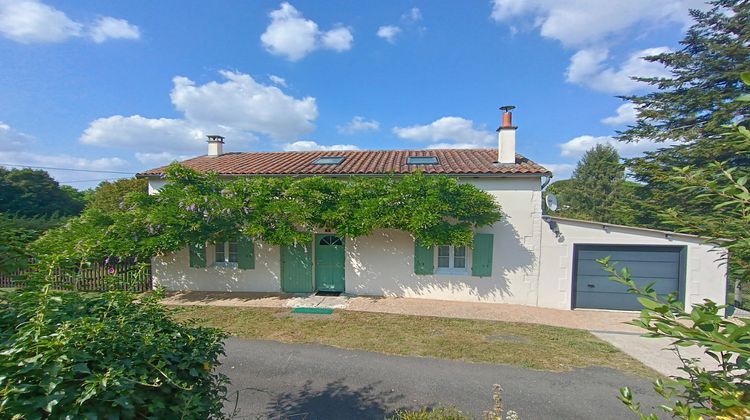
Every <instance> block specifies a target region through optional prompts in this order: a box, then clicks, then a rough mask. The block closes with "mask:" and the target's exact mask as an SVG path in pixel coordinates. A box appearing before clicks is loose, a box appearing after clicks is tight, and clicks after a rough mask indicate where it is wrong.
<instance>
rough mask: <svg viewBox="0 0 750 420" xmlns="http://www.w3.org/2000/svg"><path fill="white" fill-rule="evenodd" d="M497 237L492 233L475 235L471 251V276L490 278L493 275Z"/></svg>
mask: <svg viewBox="0 0 750 420" xmlns="http://www.w3.org/2000/svg"><path fill="white" fill-rule="evenodd" d="M494 239H495V235H493V234H491V233H476V234H474V244H473V246H472V249H471V261H472V264H471V275H472V276H476V277H489V276H491V275H492V249H493V242H494Z"/></svg>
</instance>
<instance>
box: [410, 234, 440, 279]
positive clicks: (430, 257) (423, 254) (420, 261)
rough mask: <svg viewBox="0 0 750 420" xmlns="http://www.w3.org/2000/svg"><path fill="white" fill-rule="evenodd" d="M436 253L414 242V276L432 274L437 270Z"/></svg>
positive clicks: (430, 248)
mask: <svg viewBox="0 0 750 420" xmlns="http://www.w3.org/2000/svg"><path fill="white" fill-rule="evenodd" d="M434 259H435V251H433V249H432V247H429V248H428V247H424V246H422V245H421V244H420V243H419V241H415V242H414V274H432V273H433V271H434V270H435V263H434Z"/></svg>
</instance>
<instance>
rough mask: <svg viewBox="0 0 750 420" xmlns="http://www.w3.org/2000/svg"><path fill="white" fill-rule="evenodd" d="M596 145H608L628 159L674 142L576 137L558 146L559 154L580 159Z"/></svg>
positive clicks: (671, 144) (588, 136) (668, 145)
mask: <svg viewBox="0 0 750 420" xmlns="http://www.w3.org/2000/svg"><path fill="white" fill-rule="evenodd" d="M597 144H609V145H611V146H612V147H614V148H615V149H616V150H617V152H618V153H620V156H621V157H624V158H630V157H635V156H638V155H641V154H643V152H648V151H654V150H657V149H661V148H665V147H670V146H673V145H674V144H675V143H674V142H668V141H667V142H659V143H657V142H654V141H650V140H641V141H638V142H630V143H626V142H622V141H617V140H615V139H614V138H612V137H610V136H590V135H583V136H578V137H576V138H574V139H572V140H569V141H567V142H565V143H562V144H560V145H559V146H560V154H561V155H562V156H563V157H570V158H580V157H581V156H583V155H584V153H586V152H587V151H588V150H590V149H591V148H592V147H594V146H596V145H597Z"/></svg>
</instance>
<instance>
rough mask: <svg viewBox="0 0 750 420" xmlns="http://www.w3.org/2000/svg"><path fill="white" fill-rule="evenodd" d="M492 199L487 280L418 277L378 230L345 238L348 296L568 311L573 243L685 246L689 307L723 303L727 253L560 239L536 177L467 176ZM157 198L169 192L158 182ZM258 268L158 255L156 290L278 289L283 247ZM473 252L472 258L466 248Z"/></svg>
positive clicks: (598, 231) (592, 231)
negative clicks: (495, 218)
mask: <svg viewBox="0 0 750 420" xmlns="http://www.w3.org/2000/svg"><path fill="white" fill-rule="evenodd" d="M461 181H462V182H467V183H471V184H473V185H475V186H477V187H479V188H481V189H483V190H485V191H487V192H488V193H490V194H492V195H493V196H494V197H496V199H497V200H498V202H499V203H500V205H501V206H502V209H503V212H504V214H505V217H504V218H503V220H501V221H500V222H498V223H496V224H495V225H493V226H491V227H487V228H483V229H480V230H479V232H484V233H493V234H494V247H493V252H494V254H493V267H492V276H490V277H472V276H471V275H470V270H469V271H467V274H466V275H447V274H434V275H427V276H424V275H416V274H414V267H413V264H414V240H413V238H412V237H411V236H410V235H409V234H408V233H406V232H402V231H396V230H379V231H376V232H373V234H371V235H369V236H365V237H359V238H346V246H345V250H346V274H345V277H346V278H345V282H346V292H347V293H351V294H357V295H376V296H405V297H412V298H428V299H445V300H459V301H473V302H497V303H501V302H502V303H515V304H523V305H531V306H544V307H550V308H563V309H569V308H570V307H571V297H572V296H571V294H572V283H573V280H572V276H573V245H574V244H618V245H679V246H686V247H687V273H686V284H685V289H686V290H685V298H686V303H687V304H688V305H690V304H692V303H696V302H700V301H702V300H703V299H704V298H710V299H712V300H714V301H715V302H718V303H724V301H725V298H726V291H725V281H726V266H725V265H723V260H722V258H723V254H722V253H721V252H718V251H717V250H715V249H713V248H712V247H711V246H709V245H704V244H702V243H701V240H700V239H698V238H693V237H689V236H687V235H680V234H672V235H670V238H667V237H665V234H664V233H659V232H653V231H647V230H642V229H634V228H627V227H615V226H610V227H609V228H608V230H606V231H605V230H604V229H603V228H602V225H601V224H597V223H590V222H580V221H567V220H559V219H557V220H556V221H557V223H558V226H559V229H560V231H561V233H562V238H561V239H558V238H557V237H555V235H554V233H553V232H552V231H551V230H550V228H549V225H548V224H547V223H546V222H544V221H543V220H542V215H541V208H542V205H541V190H540V188H541V180H540V178H538V177H508V178H481V177H479V178H464V179H462V180H461ZM152 182H153V185H150V188H149V190H150V191H152V193H155V192H157V191H158V189H159V188H161V186H163V181H162V180H156V181H152ZM255 247H256V248H255V255H256V268H255V269H253V270H239V269H232V268H224V267H214V266H212V265H211V263H212V261H211V256H212V255H213V253H214V250H213V247H211V246H209V249H208V252H207V254H208V256H209V261H208V263H209V267H207V268H201V269H197V268H191V267H190V266H189V257H188V251H187V249H184V250H182V251H180V252H177V253H175V254H170V255H166V256H162V257H158V258H155V259H154V261H153V263H154V264H153V277H154V284H155V285H159V286H163V287H165V288H167V289H168V290H200V291H253V292H280V291H281V273H280V264H281V262H280V249H279V247H275V246H269V245H267V244H262V243H257V242H256V244H255ZM469 254H470V251H469ZM468 267H470V263H469V264H468Z"/></svg>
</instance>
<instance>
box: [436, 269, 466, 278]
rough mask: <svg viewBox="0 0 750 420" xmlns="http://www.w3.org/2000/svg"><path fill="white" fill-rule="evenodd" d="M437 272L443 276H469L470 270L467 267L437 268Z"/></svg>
mask: <svg viewBox="0 0 750 420" xmlns="http://www.w3.org/2000/svg"><path fill="white" fill-rule="evenodd" d="M435 274H437V275H442V276H468V275H469V270H467V269H465V268H437V269H435Z"/></svg>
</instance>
